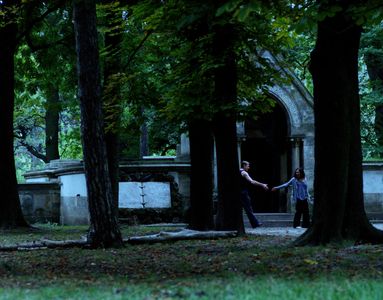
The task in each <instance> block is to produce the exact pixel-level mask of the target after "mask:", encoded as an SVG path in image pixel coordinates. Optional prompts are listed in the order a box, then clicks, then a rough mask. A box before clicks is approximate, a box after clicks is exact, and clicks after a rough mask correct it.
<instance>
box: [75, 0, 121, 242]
mask: <svg viewBox="0 0 383 300" xmlns="http://www.w3.org/2000/svg"><path fill="white" fill-rule="evenodd" d="M73 15H74V25H75V35H76V50H77V72H78V85H79V97H80V108H81V133H82V144H83V151H84V166H85V176H86V184H87V191H88V202H89V212H90V221H91V229H90V232H89V235H88V238H89V242H90V243H91V244H92V246H93V247H110V246H121V245H122V244H123V243H122V237H121V232H120V229H119V226H118V219H117V215H116V211H115V208H114V206H113V199H114V198H113V191H112V186H111V181H110V177H109V169H108V159H107V153H106V144H105V136H104V118H103V113H102V101H101V82H100V68H99V57H98V42H97V30H96V3H95V1H94V0H81V1H80V0H74V1H73Z"/></svg>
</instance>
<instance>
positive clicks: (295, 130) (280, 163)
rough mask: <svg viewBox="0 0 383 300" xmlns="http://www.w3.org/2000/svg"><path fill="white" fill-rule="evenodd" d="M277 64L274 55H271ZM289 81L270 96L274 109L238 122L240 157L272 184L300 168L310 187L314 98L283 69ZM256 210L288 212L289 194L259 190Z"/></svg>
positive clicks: (311, 177)
mask: <svg viewBox="0 0 383 300" xmlns="http://www.w3.org/2000/svg"><path fill="white" fill-rule="evenodd" d="M268 58H269V59H270V60H273V62H274V63H275V64H276V60H275V58H274V57H273V56H271V55H270V57H268ZM280 72H283V73H284V74H285V75H286V77H288V78H291V82H290V84H288V85H287V84H285V85H275V86H273V87H271V88H270V89H269V96H270V97H271V98H273V99H274V100H276V102H277V105H276V106H275V108H274V110H273V112H271V113H269V114H265V115H263V116H261V117H260V118H259V120H257V121H251V120H246V121H245V122H242V123H239V124H238V137H239V145H240V146H239V148H240V149H239V153H240V156H241V157H240V159H242V160H249V161H250V162H251V163H252V164H253V170H252V174H251V175H253V177H254V179H256V180H259V181H263V182H266V183H269V186H273V185H276V184H279V183H281V182H285V181H287V180H288V179H289V178H290V177H291V176H292V172H293V170H294V169H295V168H297V167H303V168H304V169H305V172H306V176H307V180H308V185H309V190H310V191H311V190H312V186H313V177H314V110H313V98H312V96H311V95H310V94H309V92H308V91H307V90H306V88H305V87H304V86H303V84H302V83H301V82H300V81H299V80H298V79H297V78H296V77H295V76H294V74H292V73H291V72H289V71H288V70H286V69H283V68H280ZM254 193H255V195H254V198H255V199H256V200H255V203H254V208H255V211H256V212H269V213H276V212H288V211H290V202H289V196H288V195H286V191H281V192H278V193H275V194H274V193H270V192H268V193H267V192H263V191H260V190H256V191H255V192H254Z"/></svg>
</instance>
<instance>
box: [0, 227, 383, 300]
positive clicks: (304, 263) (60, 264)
mask: <svg viewBox="0 0 383 300" xmlns="http://www.w3.org/2000/svg"><path fill="white" fill-rule="evenodd" d="M166 229H167V230H172V231H174V230H177V229H176V228H166V227H145V226H135V227H127V226H125V227H122V232H123V235H124V237H129V236H133V235H143V234H151V233H156V232H159V231H160V230H166ZM84 234H86V227H81V226H80V227H63V226H54V225H45V226H38V228H37V230H33V231H32V232H30V231H26V232H25V231H18V232H14V231H8V232H4V231H3V232H1V239H0V244H1V245H8V244H9V243H14V242H20V241H26V240H28V241H33V240H38V239H39V238H41V237H44V238H50V239H77V238H79V237H81V236H82V235H84ZM292 241H293V238H292V237H288V236H261V235H248V236H244V237H236V238H228V239H217V240H185V241H177V242H165V243H155V244H141V245H126V247H124V248H121V249H97V250H86V249H80V248H70V249H42V250H33V251H16V252H0V299H383V294H382V293H383V288H382V287H381V286H382V285H381V283H380V282H381V277H382V272H383V248H382V247H381V245H376V246H374V245H358V246H353V245H351V244H349V245H342V246H329V247H292V246H291V242H292Z"/></svg>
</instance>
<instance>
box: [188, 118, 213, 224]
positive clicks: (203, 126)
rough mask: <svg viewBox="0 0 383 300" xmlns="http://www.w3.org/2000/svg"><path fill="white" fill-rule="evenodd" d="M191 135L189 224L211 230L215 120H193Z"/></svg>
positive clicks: (190, 129) (190, 128)
mask: <svg viewBox="0 0 383 300" xmlns="http://www.w3.org/2000/svg"><path fill="white" fill-rule="evenodd" d="M189 139H190V162H191V170H190V220H189V228H190V229H195V230H211V229H213V228H214V219H213V147H214V142H213V134H212V128H211V122H209V121H206V120H202V119H196V120H193V121H191V122H190V123H189Z"/></svg>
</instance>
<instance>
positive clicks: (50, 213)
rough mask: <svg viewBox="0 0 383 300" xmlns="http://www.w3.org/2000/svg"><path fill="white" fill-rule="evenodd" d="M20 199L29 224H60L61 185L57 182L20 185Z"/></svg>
mask: <svg viewBox="0 0 383 300" xmlns="http://www.w3.org/2000/svg"><path fill="white" fill-rule="evenodd" d="M19 197H20V204H21V209H22V211H23V214H24V217H25V218H26V220H27V221H28V222H29V223H31V224H33V223H57V224H58V223H59V222H60V185H59V184H58V183H57V182H44V183H42V182H41V183H23V184H19Z"/></svg>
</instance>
